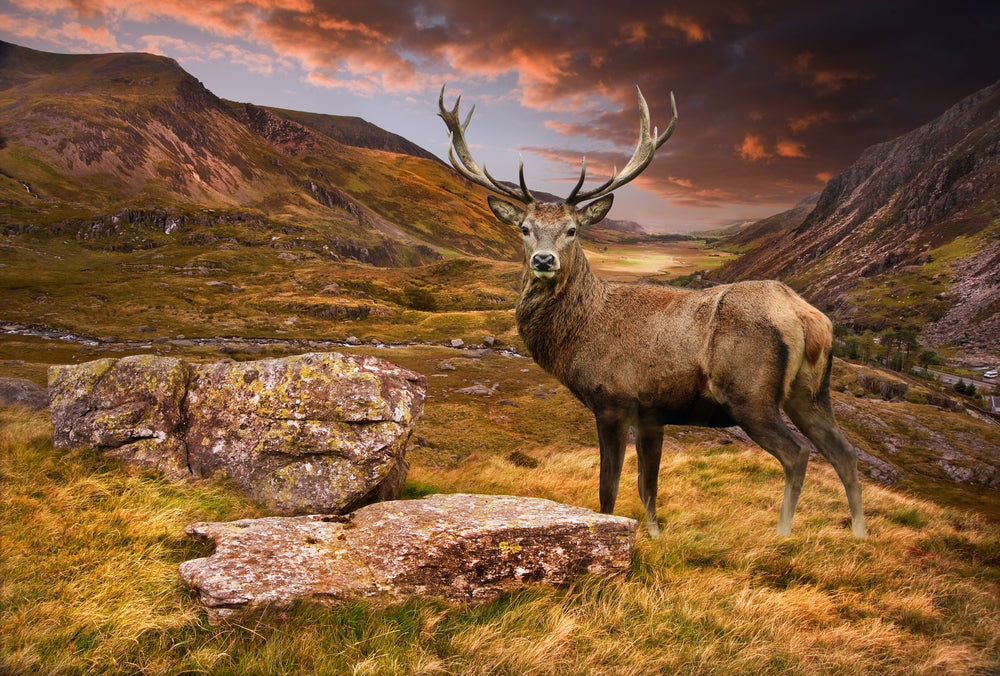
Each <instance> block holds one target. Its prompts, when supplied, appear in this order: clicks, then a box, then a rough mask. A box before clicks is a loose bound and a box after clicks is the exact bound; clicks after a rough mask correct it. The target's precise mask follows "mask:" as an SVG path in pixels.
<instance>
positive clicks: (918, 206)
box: [715, 82, 1000, 354]
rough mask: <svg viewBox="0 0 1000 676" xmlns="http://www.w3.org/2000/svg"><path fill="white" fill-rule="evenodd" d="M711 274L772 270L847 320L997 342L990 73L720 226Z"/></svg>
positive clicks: (994, 100) (959, 340)
mask: <svg viewBox="0 0 1000 676" xmlns="http://www.w3.org/2000/svg"><path fill="white" fill-rule="evenodd" d="M726 243H727V246H728V247H730V248H732V249H733V250H737V251H740V252H741V254H742V255H741V256H740V257H739V259H738V260H735V261H733V262H731V263H729V264H728V265H726V266H724V267H723V268H722V269H721V270H720V271H719V272H718V273H717V274H716V275H715V279H718V280H720V281H733V280H738V279H752V278H765V277H766V278H779V279H783V280H785V281H787V282H788V283H790V284H791V285H792V286H793V287H795V288H796V290H798V291H799V292H800V293H802V294H803V295H804V296H805V297H806V298H807V299H808V300H809V301H810V302H812V303H814V304H816V305H817V306H818V307H819V308H820V309H822V310H824V311H825V312H827V313H828V314H830V315H831V316H832V317H833V318H834V320H836V321H838V322H840V323H844V324H848V325H850V326H852V327H853V328H855V329H856V330H864V329H872V330H875V331H879V330H882V329H886V328H899V329H911V330H913V331H915V332H919V333H920V336H921V339H922V341H923V342H925V343H926V344H930V345H934V346H942V345H947V346H954V347H958V348H961V349H963V350H965V351H967V352H969V353H973V354H974V353H977V352H985V353H989V352H990V351H995V350H996V336H997V335H998V334H1000V82H998V83H997V84H994V85H992V86H990V87H987V88H986V89H983V90H982V91H979V92H976V93H975V94H973V95H971V96H969V97H967V98H966V99H964V100H962V101H960V102H959V103H957V104H955V105H954V106H953V107H951V108H950V109H949V110H947V111H946V112H945V113H944V114H943V115H941V116H940V117H939V118H937V119H935V120H933V121H931V122H929V123H927V124H925V125H924V126H922V127H920V128H918V129H915V130H913V131H912V132H910V133H908V134H905V135H904V136H901V137H899V138H897V139H894V140H891V141H888V142H885V143H881V144H879V145H875V146H872V147H871V148H868V149H867V150H866V151H865V152H864V153H862V154H861V156H860V157H859V158H858V160H857V161H856V162H855V163H854V164H852V165H851V166H850V167H848V168H846V169H845V170H843V171H842V172H840V173H839V174H837V175H836V176H834V178H833V179H832V180H831V181H830V182H829V183H828V184H827V186H826V188H825V189H824V190H823V192H822V193H821V194H820V195H819V197H818V198H817V199H816V203H815V206H814V207H811V206H810V205H809V204H808V203H805V204H801V205H798V206H797V207H795V208H794V209H792V210H791V211H789V212H785V213H783V214H778V215H776V216H774V217H772V218H769V219H765V220H763V221H760V222H758V223H755V224H753V225H751V226H749V227H747V228H744V229H742V230H740V231H738V232H736V233H735V234H731V235H730V236H729V238H728V239H727V240H726Z"/></svg>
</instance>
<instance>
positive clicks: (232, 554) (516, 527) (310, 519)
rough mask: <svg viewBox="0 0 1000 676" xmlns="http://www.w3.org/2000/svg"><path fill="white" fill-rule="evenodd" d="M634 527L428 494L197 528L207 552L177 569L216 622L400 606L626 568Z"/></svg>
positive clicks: (563, 511) (539, 502)
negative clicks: (370, 604)
mask: <svg viewBox="0 0 1000 676" xmlns="http://www.w3.org/2000/svg"><path fill="white" fill-rule="evenodd" d="M635 527H636V522H635V521H634V520H633V519H628V518H625V517H619V516H612V515H607V514H598V513H596V512H592V511H590V510H588V509H583V508H581V507H572V506H569V505H564V504H560V503H557V502H552V501H550V500H543V499H539V498H524V497H514V496H507V495H462V494H457V495H432V496H430V497H428V498H424V499H422V500H407V501H390V502H380V503H377V504H373V505H369V506H367V507H364V508H362V509H359V510H358V511H356V512H353V513H352V514H350V515H348V516H346V517H328V516H322V515H310V516H301V517H270V518H264V519H246V520H242V521H235V522H230V523H196V524H192V525H190V526H188V527H187V529H186V532H187V533H188V535H190V536H191V537H194V538H197V539H200V540H205V541H211V542H214V544H215V551H214V552H213V553H212V555H211V556H209V557H206V558H201V559H194V560H191V561H185V562H184V563H182V564H181V565H180V568H179V573H180V577H181V580H182V581H183V582H184V583H185V584H187V585H188V586H189V587H192V588H193V589H195V590H197V592H198V595H199V597H200V599H201V602H202V604H203V605H204V606H205V608H206V610H207V612H208V617H209V620H210V622H212V623H216V622H218V621H219V620H222V619H225V618H229V617H233V616H239V615H240V614H242V613H245V612H248V611H251V610H254V609H256V608H261V607H268V606H269V607H279V608H281V607H288V606H289V605H291V604H292V603H294V602H296V601H311V602H316V603H322V604H336V603H343V602H347V601H350V600H352V599H360V598H366V599H373V600H376V601H381V602H387V603H392V602H398V601H402V600H405V599H406V598H409V597H411V596H433V597H438V598H444V599H447V600H450V601H488V600H492V599H495V598H496V597H497V596H498V595H499V594H501V593H503V592H506V591H513V590H516V589H520V588H524V587H526V586H532V585H546V586H551V587H558V586H562V585H564V584H567V583H569V582H570V581H571V580H573V579H575V578H576V577H579V576H580V575H585V574H591V575H605V576H617V575H622V574H624V573H625V572H626V571H627V570H628V568H629V565H630V564H631V560H632V549H633V547H634V545H635Z"/></svg>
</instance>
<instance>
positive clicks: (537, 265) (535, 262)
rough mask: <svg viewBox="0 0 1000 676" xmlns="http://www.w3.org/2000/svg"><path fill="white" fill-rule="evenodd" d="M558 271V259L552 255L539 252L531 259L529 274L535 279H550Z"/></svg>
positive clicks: (546, 252)
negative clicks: (532, 274)
mask: <svg viewBox="0 0 1000 676" xmlns="http://www.w3.org/2000/svg"><path fill="white" fill-rule="evenodd" d="M557 270H559V259H558V258H556V255H555V254H554V253H550V252H548V251H539V252H538V253H536V254H534V255H532V257H531V272H532V273H534V275H535V277H539V278H545V279H550V278H552V277H554V276H555V274H556V271H557Z"/></svg>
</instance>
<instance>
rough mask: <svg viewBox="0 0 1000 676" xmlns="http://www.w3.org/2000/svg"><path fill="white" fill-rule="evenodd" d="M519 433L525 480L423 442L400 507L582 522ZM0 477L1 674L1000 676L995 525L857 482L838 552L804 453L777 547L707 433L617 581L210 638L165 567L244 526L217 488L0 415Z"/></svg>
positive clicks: (236, 503) (668, 457) (815, 472)
mask: <svg viewBox="0 0 1000 676" xmlns="http://www.w3.org/2000/svg"><path fill="white" fill-rule="evenodd" d="M467 367H468V368H469V369H472V368H473V366H472V365H467ZM517 372H520V370H519V369H518V371H517ZM452 373H454V372H452ZM473 373H474V372H473ZM451 377H457V376H454V375H453V376H451ZM460 384H461V382H458V381H456V382H454V383H452V386H457V385H460ZM442 389H447V388H442ZM528 399H529V400H530V401H533V402H534V401H537V402H538V403H539V405H540V406H541V407H542V408H543V413H542V414H543V415H544V416H548V417H549V418H550V420H549V424H550V425H551V424H553V421H552V418H556V419H558V418H560V417H561V418H563V419H565V418H566V414H563V415H562V416H560V415H559V414H558V413H557V411H558V408H559V407H560V406H561V407H564V408H567V407H568V404H567V402H565V401H560V400H559V399H558V398H557V397H556V396H552V397H550V398H548V399H536V398H535V397H531V396H530V395H528ZM516 401H517V403H521V404H522V405H521V407H520V408H515V409H514V411H515V412H523V409H524V408H525V406H524V405H523V404H524V402H522V400H520V399H519V400H516ZM547 404H548V405H550V406H551V408H545V407H546V405H547ZM447 405H448V404H446V402H445V399H444V397H443V396H442V398H441V401H440V403H429V405H428V408H429V409H430V410H429V413H428V415H429V416H431V417H432V418H435V417H437V418H439V419H444V418H446V417H447V416H446V415H445V414H444V412H443V410H444V409H446V408H447ZM497 406H498V405H497V404H495V403H481V404H480V410H481V411H485V413H478V414H477V413H475V412H474V409H468V410H466V414H465V415H466V416H467V418H466V420H465V421H464V423H462V424H464V425H465V427H466V428H467V427H468V426H469V421H468V416H473V417H474V419H476V420H477V424H479V425H484V423H483V422H482V421H483V418H482V417H476V416H484V415H489V414H490V411H492V410H493V409H494V408H496V407H497ZM436 407H441V409H443V410H434V409H435V408H436ZM507 407H508V406H507V405H505V406H503V407H500V408H507ZM469 411H473V412H472V413H470V412H469ZM569 413H570V415H569V420H573V419H574V416H578V415H579V414H578V413H574V412H572V411H570V412H569ZM576 419H577V423H574V424H580V422H581V421H580V419H579V418H576ZM582 422H584V423H585V422H586V420H583V421H582ZM453 424H455V425H458V424H459V423H458V422H455V423H453ZM446 427H447V425H446ZM515 432H516V429H515V430H514V431H513V432H510V434H512V435H513V436H512V438H515V437H517V434H515ZM519 434H523V435H525V436H524V439H525V441H523V443H522V445H521V447H520V450H521V452H522V453H524V454H526V455H528V456H530V457H531V458H533V459H534V460H536V461H537V466H535V467H531V466H519V465H518V464H515V463H514V462H513V461H512V460H511V458H510V457H508V454H507V453H506V452H505V449H506V448H508V447H510V446H509V442H505V443H502V444H501V445H500V446H499V447H498V446H495V445H494V444H493V443H492V442H490V443H487V441H488V440H486V439H485V437H484V441H483V442H482V443H483V446H484V448H476V449H474V450H472V451H471V452H469V453H468V454H467V455H466V456H465V457H464V458H463V459H462V460H461V461H460V462H437V461H436V460H437V459H438V457H437V455H435V453H436V449H434V448H428V449H419V450H415V451H414V452H413V453H412V456H411V459H412V460H413V467H412V469H411V474H410V480H409V482H408V491H410V492H416V493H423V492H428V491H431V490H434V491H439V492H451V491H463V492H499V493H511V494H521V495H536V496H541V497H548V498H552V499H556V500H561V501H564V502H568V503H571V504H578V505H582V506H587V507H592V508H593V507H596V500H597V471H598V468H597V450H596V448H595V447H594V445H593V442H592V441H590V442H588V441H587V440H586V439H585V438H581V440H580V442H574V443H570V444H567V443H565V442H560V441H558V440H553V441H550V442H548V443H546V444H544V445H537V446H533V447H526V446H527V445H528V443H529V442H528V441H526V439H527V435H528V432H527V431H523V430H522V432H520V433H519ZM498 449H501V450H498ZM0 482H2V484H0V490H2V502H3V510H2V516H0V524H2V538H0V579H2V584H0V636H2V638H3V640H2V645H0V673H12V674H34V673H81V674H83V673H95V674H96V673H102V674H103V673H122V674H125V673H128V674H132V673H142V674H168V673H169V674H173V673H178V674H179V673H210V674H244V673H260V674H270V673H303V674H305V673H309V674H312V673H319V674H539V675H547V674H607V673H614V674H626V675H627V674H636V675H639V674H650V673H671V674H673V673H676V674H755V675H759V674H785V673H800V674H815V673H823V674H857V673H871V674H874V673H884V674H903V673H906V674H940V673H949V674H985V673H991V671H993V670H996V669H997V667H998V666H1000V539H998V535H997V531H996V524H995V523H992V522H989V521H987V520H986V519H984V518H983V517H978V516H975V515H970V514H967V513H962V512H959V511H956V510H951V509H948V508H943V507H939V506H936V505H934V504H932V503H929V502H926V501H922V500H918V499H915V498H912V497H906V496H903V495H899V494H897V493H894V492H892V491H890V490H887V489H883V488H880V487H877V486H872V485H866V487H865V498H866V508H867V513H868V516H869V525H870V529H871V533H872V536H871V538H870V539H868V540H867V541H857V540H855V539H854V538H852V537H851V536H850V531H849V527H848V525H847V508H846V504H845V503H846V500H845V499H844V496H843V490H842V488H841V487H840V484H839V481H838V480H837V478H836V476H835V474H834V473H833V471H832V470H831V469H830V468H829V466H827V465H826V464H825V463H824V462H822V461H819V462H814V463H813V464H812V465H811V466H810V469H809V473H808V475H807V483H806V487H805V490H804V491H803V496H802V500H801V502H800V506H799V512H798V514H797V516H796V524H795V530H794V532H793V535H792V536H791V537H788V538H777V537H775V536H774V535H773V534H772V533H773V529H774V527H775V524H776V520H777V511H778V506H779V502H780V493H781V482H782V478H781V472H780V469H779V468H778V466H777V462H776V461H774V460H773V459H772V458H771V457H770V456H767V455H766V454H764V453H763V452H762V451H760V450H759V449H756V448H755V447H753V446H751V445H749V444H743V443H742V442H739V441H736V442H732V443H728V444H726V445H720V444H719V443H718V436H717V434H716V433H714V432H698V431H686V433H685V434H684V436H683V438H680V439H677V438H676V437H675V439H674V440H671V442H670V443H669V444H668V449H667V450H666V453H665V456H664V462H663V467H662V469H661V473H660V482H661V491H660V500H659V512H660V516H661V522H662V526H663V535H662V536H661V537H660V538H659V539H658V540H656V541H650V540H649V539H647V538H646V537H645V536H642V535H640V537H639V540H638V543H637V548H636V553H635V557H634V561H633V565H632V569H631V571H630V572H629V573H628V574H627V575H626V576H624V577H621V578H617V579H601V578H584V579H581V580H578V581H577V582H575V583H574V584H572V585H571V586H569V587H568V588H566V589H562V590H548V589H529V590H526V591H524V592H521V593H517V594H511V595H508V596H505V597H503V598H501V599H500V600H498V601H496V602H493V603H489V604H485V605H461V604H460V605H450V604H446V603H444V602H441V601H435V600H414V601H410V602H407V603H405V604H402V605H400V606H393V607H376V606H370V605H367V604H364V603H354V604H348V605H346V606H342V607H337V608H329V609H327V608H321V607H312V606H306V605H302V606H299V607H297V608H294V609H292V610H291V611H285V612H280V613H279V612H265V613H261V614H258V615H255V616H251V617H249V618H246V619H244V620H243V621H241V622H238V623H234V624H227V625H222V626H219V627H210V626H208V625H207V623H206V621H205V618H204V615H203V613H202V611H201V610H200V607H199V605H198V603H197V601H196V600H195V599H194V598H193V597H192V596H191V594H190V593H189V592H188V591H186V590H185V589H183V588H182V587H181V585H180V583H179V582H178V579H177V565H178V564H179V563H180V562H181V561H182V560H185V559H188V558H194V557H196V556H202V555H205V554H206V553H207V552H206V551H205V550H204V548H203V547H202V546H201V545H198V544H196V543H193V542H191V541H189V540H188V539H187V538H186V537H185V536H184V535H183V528H184V526H185V525H187V524H188V523H191V522H194V521H198V520H205V519H212V520H226V519H235V518H240V517H243V516H252V515H255V514H257V513H258V510H257V509H255V508H254V507H252V506H250V505H248V504H246V503H245V502H244V501H243V500H242V499H241V498H240V497H239V496H237V495H236V494H235V493H234V492H233V491H232V490H231V489H230V488H229V487H227V486H225V485H219V484H214V483H210V482H201V483H192V484H186V485H178V484H171V483H168V482H165V481H164V480H162V479H160V478H158V477H156V476H154V475H152V474H150V473H146V472H139V471H135V470H132V469H127V468H124V467H122V466H120V465H118V464H116V463H113V462H108V461H105V460H103V459H102V458H101V457H100V456H98V455H96V454H93V453H89V452H83V451H80V452H72V453H65V452H61V451H57V450H54V449H53V448H52V445H51V430H50V428H49V425H48V421H47V419H46V415H45V414H44V413H27V412H25V411H23V410H20V409H6V410H0ZM635 482H636V464H635V458H634V455H631V454H630V456H629V458H628V460H627V462H626V467H625V474H624V476H623V479H622V490H621V494H620V498H619V506H618V509H617V510H616V511H617V513H619V514H623V515H627V516H631V517H633V518H638V517H639V516H640V515H641V506H640V504H639V500H638V497H637V495H636V490H635Z"/></svg>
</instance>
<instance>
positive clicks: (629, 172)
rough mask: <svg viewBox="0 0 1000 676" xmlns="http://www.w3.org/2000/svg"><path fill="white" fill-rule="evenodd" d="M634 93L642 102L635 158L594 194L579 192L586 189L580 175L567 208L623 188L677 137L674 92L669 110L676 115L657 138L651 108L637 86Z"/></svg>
mask: <svg viewBox="0 0 1000 676" xmlns="http://www.w3.org/2000/svg"><path fill="white" fill-rule="evenodd" d="M635 93H636V97H637V98H638V101H639V142H638V143H637V144H636V146H635V152H633V153H632V158H631V159H629V161H628V163H627V164H626V165H625V168H624V169H622V170H621V172H620V173H619V172H618V171H617V169H616V170H615V171H614V172H613V173H612V174H611V178H610V179H608V180H607V181H605V182H604V183H603V184H602V185H600V186H598V187H596V188H594V189H592V190H584V191H583V192H580V188H581V187H582V186H583V179H584V175H583V174H584V173H585V172H581V175H580V181H579V182H578V183H577V186H576V187H575V188H573V192H571V193H570V195H569V197H567V198H566V203H567V204H579V203H580V202H582V201H584V200H589V199H595V198H598V197H603V196H604V195H607V194H608V193H610V192H613V191H615V190H617V189H618V188H620V187H622V186H623V185H625V184H626V183H628V182H629V181H631V180H632V179H634V178H635V177H636V176H638V175H639V174H641V173H642V172H643V170H644V169H645V168H646V167H648V166H649V163H650V162H652V161H653V155H654V154H655V153H656V151H657V149H658V148H659V147H660V146H662V145H663V144H664V142H666V140H667V139H668V138H670V135H671V134H673V133H674V129H675V128H676V127H677V103H676V102H675V101H674V94H673V92H671V93H670V108H671V110H672V111H673V118H672V119H671V120H670V124H669V125H667V129H666V130H665V131H664V132H663V134H657V129H656V128H655V127H654V128H653V133H652V134H650V133H649V126H650V122H649V106H648V105H647V103H646V99H645V98H644V97H643V95H642V92H641V91H640V90H639V87H638V86H636V88H635Z"/></svg>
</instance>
